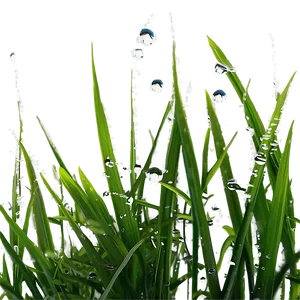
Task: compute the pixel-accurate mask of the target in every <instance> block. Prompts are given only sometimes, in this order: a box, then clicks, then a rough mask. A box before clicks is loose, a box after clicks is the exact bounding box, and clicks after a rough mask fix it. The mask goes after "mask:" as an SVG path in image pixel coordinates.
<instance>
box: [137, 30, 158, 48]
mask: <svg viewBox="0 0 300 300" xmlns="http://www.w3.org/2000/svg"><path fill="white" fill-rule="evenodd" d="M155 41H156V35H155V34H154V32H153V31H152V30H150V29H148V28H143V29H142V30H141V32H140V35H139V37H138V38H137V42H138V43H141V44H144V45H145V46H150V45H152V44H153V43H154V42H155Z"/></svg>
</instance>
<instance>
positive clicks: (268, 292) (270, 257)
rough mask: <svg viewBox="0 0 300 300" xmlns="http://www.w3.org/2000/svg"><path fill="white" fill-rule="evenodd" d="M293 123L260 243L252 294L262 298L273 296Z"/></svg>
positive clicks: (287, 183)
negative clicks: (264, 232)
mask: <svg viewBox="0 0 300 300" xmlns="http://www.w3.org/2000/svg"><path fill="white" fill-rule="evenodd" d="M293 124H294V121H293V122H292V125H291V127H290V130H289V133H288V136H287V140H286V144H285V149H284V152H283V155H282V158H281V161H280V165H279V170H278V175H277V180H276V186H275V191H274V194H273V199H272V209H271V211H270V215H269V219H268V224H267V228H266V232H267V234H266V235H265V238H264V240H263V244H262V255H261V257H260V268H259V270H258V274H257V280H256V285H255V290H254V296H255V297H258V298H262V299H271V298H273V297H274V294H273V285H274V279H275V267H276V261H277V255H278V248H279V243H280V240H281V234H282V229H283V222H284V216H285V211H286V205H287V197H286V196H287V189H288V185H289V180H288V178H289V176H288V175H289V158H290V149H291V141H292V130H293ZM268 233H269V234H268ZM270 233H272V234H270Z"/></svg>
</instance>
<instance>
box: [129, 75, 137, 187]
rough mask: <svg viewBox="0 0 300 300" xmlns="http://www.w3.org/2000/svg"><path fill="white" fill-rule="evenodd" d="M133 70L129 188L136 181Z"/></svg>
mask: <svg viewBox="0 0 300 300" xmlns="http://www.w3.org/2000/svg"><path fill="white" fill-rule="evenodd" d="M132 77H133V70H131V87H130V108H131V129H130V171H131V172H130V186H131V188H132V187H133V184H134V183H135V181H136V174H135V172H134V166H135V164H136V150H135V127H134V119H133V118H134V111H133V95H132V79H133V78H132Z"/></svg>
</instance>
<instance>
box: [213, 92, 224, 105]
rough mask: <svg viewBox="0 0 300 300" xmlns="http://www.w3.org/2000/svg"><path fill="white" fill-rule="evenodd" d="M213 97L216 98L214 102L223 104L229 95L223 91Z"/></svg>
mask: <svg viewBox="0 0 300 300" xmlns="http://www.w3.org/2000/svg"><path fill="white" fill-rule="evenodd" d="M213 96H214V98H213V99H214V101H215V102H217V103H221V102H223V101H224V100H225V99H226V98H227V95H226V93H225V92H224V91H223V90H216V91H215V92H214V93H213Z"/></svg>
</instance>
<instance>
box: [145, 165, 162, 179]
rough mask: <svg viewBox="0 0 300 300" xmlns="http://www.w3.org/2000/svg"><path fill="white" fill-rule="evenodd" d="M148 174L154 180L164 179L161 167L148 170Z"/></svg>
mask: <svg viewBox="0 0 300 300" xmlns="http://www.w3.org/2000/svg"><path fill="white" fill-rule="evenodd" d="M146 176H147V177H148V178H149V180H150V181H152V182H158V181H160V180H161V179H162V176H163V173H162V171H161V170H160V169H159V168H156V167H153V168H150V169H148V170H147V172H146Z"/></svg>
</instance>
